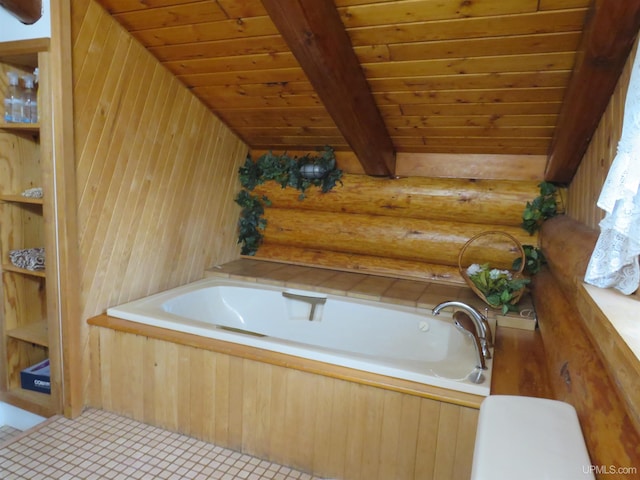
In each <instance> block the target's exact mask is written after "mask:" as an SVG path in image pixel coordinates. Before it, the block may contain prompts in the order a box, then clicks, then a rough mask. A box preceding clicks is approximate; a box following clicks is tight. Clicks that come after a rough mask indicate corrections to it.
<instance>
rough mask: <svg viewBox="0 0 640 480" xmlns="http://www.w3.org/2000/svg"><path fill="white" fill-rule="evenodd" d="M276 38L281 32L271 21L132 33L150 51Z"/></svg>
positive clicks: (256, 19)
mask: <svg viewBox="0 0 640 480" xmlns="http://www.w3.org/2000/svg"><path fill="white" fill-rule="evenodd" d="M277 34H278V29H277V28H276V27H275V25H274V24H273V22H272V21H271V20H270V19H269V17H250V18H243V19H241V20H237V19H232V20H223V21H220V22H205V23H197V24H195V25H179V26H175V27H164V28H154V29H150V30H140V31H137V32H132V35H133V36H134V37H135V38H136V39H137V40H138V41H140V43H142V44H143V45H144V46H145V47H147V48H149V47H157V46H161V45H178V44H190V43H194V42H208V41H214V40H225V39H229V38H245V37H264V36H269V35H277Z"/></svg>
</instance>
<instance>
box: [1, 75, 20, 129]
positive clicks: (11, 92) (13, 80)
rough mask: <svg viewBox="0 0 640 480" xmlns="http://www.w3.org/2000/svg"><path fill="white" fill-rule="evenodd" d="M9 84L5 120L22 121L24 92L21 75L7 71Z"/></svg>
mask: <svg viewBox="0 0 640 480" xmlns="http://www.w3.org/2000/svg"><path fill="white" fill-rule="evenodd" d="M7 76H8V77H9V86H8V87H7V94H6V96H5V102H4V105H5V115H4V121H5V122H20V121H22V103H23V102H22V92H21V91H20V85H19V77H18V74H17V73H16V72H7Z"/></svg>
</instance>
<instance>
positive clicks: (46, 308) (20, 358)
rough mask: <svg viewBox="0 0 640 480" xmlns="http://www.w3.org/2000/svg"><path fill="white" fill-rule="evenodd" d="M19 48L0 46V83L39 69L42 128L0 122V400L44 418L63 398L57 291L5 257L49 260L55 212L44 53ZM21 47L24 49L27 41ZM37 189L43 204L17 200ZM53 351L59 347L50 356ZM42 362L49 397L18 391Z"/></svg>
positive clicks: (40, 273) (41, 273) (39, 274)
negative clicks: (46, 366)
mask: <svg viewBox="0 0 640 480" xmlns="http://www.w3.org/2000/svg"><path fill="white" fill-rule="evenodd" d="M18 43H19V42H11V43H8V44H2V43H0V75H1V76H2V78H3V79H6V73H7V71H11V70H13V71H17V72H19V73H20V75H22V74H25V73H32V72H33V70H34V68H35V67H38V68H39V69H40V84H39V92H38V108H39V115H40V123H38V124H24V123H6V122H4V121H1V122H0V255H1V257H2V258H1V261H0V265H1V266H0V270H1V273H2V282H1V284H0V298H1V300H2V305H1V308H0V399H1V400H3V401H6V402H8V403H11V404H14V405H16V406H18V407H20V408H23V409H26V410H29V411H32V412H34V413H37V414H40V415H45V416H48V415H51V414H54V413H58V412H59V411H60V400H59V399H60V398H61V397H60V395H61V393H60V392H59V391H58V390H59V385H60V361H59V359H58V358H56V355H55V352H57V351H59V348H58V347H59V346H58V343H59V342H60V340H59V339H58V338H57V337H58V335H57V332H59V326H57V325H55V324H52V322H55V321H57V320H56V319H57V318H58V315H57V314H56V312H55V311H51V310H52V309H54V308H55V305H56V303H55V301H53V302H52V301H51V298H55V297H56V296H57V286H56V285H55V278H51V279H50V278H48V277H49V275H48V271H46V270H27V269H24V268H20V267H18V266H16V265H13V264H12V263H11V261H10V258H9V252H10V251H12V250H16V249H24V248H36V247H44V248H45V252H47V253H48V252H49V251H55V248H54V246H55V243H54V241H55V236H54V223H53V221H52V220H51V219H50V218H48V215H50V213H49V212H51V211H52V206H51V204H50V202H51V200H50V198H47V191H48V187H49V185H48V184H47V182H51V179H50V178H48V175H47V173H46V168H43V167H45V165H48V164H50V162H51V161H52V159H51V153H50V152H51V143H52V139H51V138H50V136H51V127H50V121H51V120H50V118H48V117H50V108H49V107H48V104H50V98H48V91H49V90H48V84H47V82H48V79H47V73H48V72H47V64H48V52H46V51H43V50H42V49H41V45H39V44H33V46H34V51H33V52H31V53H25V52H24V51H22V52H21V53H20V54H19V55H15V54H13V52H12V51H15V47H16V45H17V44H18ZM26 45H27V49H28V46H29V45H30V44H29V42H28V41H27V42H26ZM3 47H4V48H3ZM7 49H8V50H9V51H8V52H7ZM0 85H2V87H3V89H4V88H5V86H6V81H4V82H2V81H0ZM2 95H3V96H4V92H2ZM35 187H41V188H43V190H44V191H45V195H44V197H43V198H31V197H25V196H23V195H22V192H24V191H25V190H27V189H30V188H35ZM49 247H50V248H49ZM50 261H52V262H54V267H55V257H53V258H51V259H50V258H49V257H48V256H47V257H46V265H47V267H49V265H50ZM53 271H54V272H55V268H53ZM52 289H53V290H52ZM52 292H53V293H52ZM52 327H53V328H52ZM52 342H57V343H52ZM52 346H55V347H56V348H54V349H53V353H54V355H53V356H52V355H50V354H51V353H52V352H51V347H52ZM47 358H49V360H50V364H51V385H52V391H51V394H50V395H48V394H43V393H38V392H33V391H30V390H25V389H23V388H21V383H20V372H21V371H22V370H23V369H25V368H27V367H29V366H31V365H33V364H35V363H38V362H40V361H42V360H44V359H47Z"/></svg>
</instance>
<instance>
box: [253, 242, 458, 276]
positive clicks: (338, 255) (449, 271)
mask: <svg viewBox="0 0 640 480" xmlns="http://www.w3.org/2000/svg"><path fill="white" fill-rule="evenodd" d="M255 258H257V259H262V260H271V261H276V262H282V263H289V264H292V265H304V266H310V267H322V268H328V269H332V270H340V271H347V272H358V273H367V274H371V275H380V276H386V277H393V278H407V279H418V280H426V281H433V282H438V283H450V284H454V285H465V282H464V280H463V279H462V277H461V276H460V274H459V273H458V269H457V268H456V267H453V266H450V265H437V264H431V263H425V262H419V261H411V260H402V259H396V258H388V257H376V256H371V255H361V254H356V253H342V252H334V251H330V250H314V249H310V248H300V247H292V246H288V245H278V244H270V243H266V244H264V245H262V246H261V247H260V249H259V250H258V252H257V253H256V255H255Z"/></svg>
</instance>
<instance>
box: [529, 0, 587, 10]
mask: <svg viewBox="0 0 640 480" xmlns="http://www.w3.org/2000/svg"><path fill="white" fill-rule="evenodd" d="M590 4H591V0H540V6H539V7H538V8H539V9H540V10H560V9H565V8H579V7H585V8H587V7H588V6H589V5H590Z"/></svg>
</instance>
